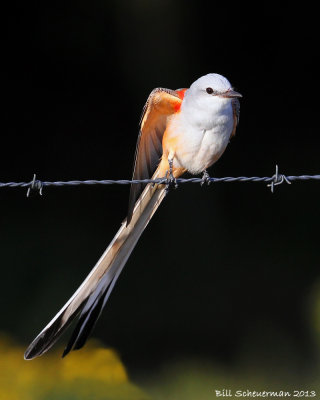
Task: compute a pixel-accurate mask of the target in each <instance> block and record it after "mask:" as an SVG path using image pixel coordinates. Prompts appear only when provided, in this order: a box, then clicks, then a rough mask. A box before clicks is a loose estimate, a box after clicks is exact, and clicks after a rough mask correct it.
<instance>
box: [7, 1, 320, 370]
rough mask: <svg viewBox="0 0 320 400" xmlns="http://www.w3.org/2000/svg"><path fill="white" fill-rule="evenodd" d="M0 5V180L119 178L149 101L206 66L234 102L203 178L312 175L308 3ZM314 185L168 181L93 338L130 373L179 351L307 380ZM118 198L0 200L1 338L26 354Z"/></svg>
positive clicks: (110, 227) (315, 135)
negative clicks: (232, 92)
mask: <svg viewBox="0 0 320 400" xmlns="http://www.w3.org/2000/svg"><path fill="white" fill-rule="evenodd" d="M239 3H240V2H239ZM10 4H11V6H10V10H9V11H8V12H7V17H8V41H7V48H5V49H3V53H4V54H3V59H2V81H3V83H4V85H3V87H4V91H3V92H2V93H3V94H2V98H3V103H4V105H5V107H4V109H3V110H4V111H3V112H4V114H5V117H4V119H3V121H5V120H6V124H5V126H4V128H3V129H2V133H1V158H0V181H2V182H7V181H30V180H31V179H32V176H33V173H36V174H37V177H38V178H39V179H42V180H69V179H80V180H84V179H130V177H131V168H132V162H133V155H134V149H135V142H136V138H137V134H138V122H139V116H140V113H141V109H142V107H143V104H144V102H145V100H146V98H147V96H148V94H149V92H150V91H151V90H152V89H153V88H154V87H157V86H161V87H168V88H172V89H175V88H181V87H188V86H189V85H190V84H191V83H192V82H193V81H194V80H195V79H197V78H198V77H200V76H201V75H204V74H206V73H209V72H218V73H221V74H223V75H225V76H226V77H227V78H228V79H229V80H230V81H231V83H232V84H233V85H234V87H235V88H236V89H237V90H238V91H240V92H241V93H242V94H243V99H242V100H241V118H240V125H239V127H238V130H237V135H236V138H235V139H233V140H232V142H231V144H230V145H229V147H228V149H227V150H226V152H225V154H224V155H223V157H222V158H221V160H220V161H219V162H218V163H217V164H216V165H215V166H214V167H213V168H212V169H211V171H210V173H211V175H214V176H217V177H222V176H240V175H245V176H271V175H272V174H273V173H274V170H275V164H276V163H278V164H279V166H280V172H282V173H285V174H287V175H300V174H319V170H320V167H319V144H320V140H319V127H318V121H319V109H318V108H319V106H318V91H319V73H318V71H319V65H318V64H317V62H316V57H317V53H318V39H317V30H318V26H317V22H316V20H315V18H314V17H315V16H316V14H317V13H316V11H315V10H314V9H312V8H310V9H309V8H308V7H307V5H303V4H302V3H301V4H302V5H300V6H298V5H296V6H293V4H292V3H290V5H282V6H280V2H279V4H277V5H274V4H272V3H271V2H262V3H259V5H257V3H256V4H255V5H250V6H249V5H248V6H245V5H243V4H242V3H240V4H238V5H237V6H234V5H233V4H232V3H229V2H203V1H188V2H186V1H181V0H180V1H179V0H178V1H165V0H162V1H150V2H147V1H142V0H141V1H128V2H126V1H97V0H93V1H90V2H88V1H77V2H61V3H60V2H52V3H50V2H44V3H41V2H31V3H30V2H27V3H25V2H12V3H10ZM319 187H320V186H319V183H318V182H301V183H292V185H291V186H289V185H286V184H283V185H282V186H280V187H277V189H276V192H275V194H271V193H270V190H269V189H268V188H267V187H266V185H265V184H261V183H251V184H243V183H242V184H240V183H233V184H222V183H221V184H215V185H211V186H209V187H205V188H201V187H200V186H199V185H191V184H190V185H181V186H180V187H179V189H178V190H176V191H174V192H171V193H170V195H169V196H168V198H167V199H166V200H165V202H164V204H163V205H162V206H161V207H160V209H159V211H158V212H157V214H156V216H155V217H154V219H153V220H152V222H151V223H150V226H149V227H148V228H147V230H146V232H145V233H144V234H143V236H142V238H141V240H140V242H139V244H138V246H137V248H136V250H135V251H134V253H133V254H132V256H131V258H130V260H129V262H128V263H127V266H126V268H125V270H124V271H123V273H122V276H121V278H120V279H119V282H118V284H117V286H116V288H115V289H114V292H113V294H112V296H111V298H110V301H109V303H108V305H107V307H106V309H105V311H104V313H103V315H102V317H101V318H100V320H99V322H98V324H97V326H96V329H95V331H94V336H95V337H98V338H100V339H101V340H102V341H103V342H104V343H105V345H107V346H112V347H114V348H116V349H117V350H118V352H119V353H120V355H121V357H122V359H123V360H124V361H125V364H126V365H127V366H129V369H130V368H131V370H134V369H135V368H137V367H140V368H144V369H147V368H148V369H150V368H154V367H157V366H159V365H160V364H161V363H162V362H165V361H167V360H169V359H175V358H181V357H187V356H196V357H206V358H209V359H210V360H213V361H215V362H222V363H224V364H225V365H227V366H233V365H236V364H237V363H239V362H240V360H242V359H248V360H249V362H250V363H251V364H252V365H254V366H257V367H258V366H260V365H264V366H266V365H269V366H270V365H271V366H273V367H274V366H275V365H279V363H280V364H281V365H283V367H284V368H286V367H288V366H289V368H290V369H291V370H292V371H297V372H301V371H306V370H309V369H310V368H312V366H313V365H314V364H315V362H316V356H315V346H316V344H315V343H314V339H313V325H312V320H311V311H310V310H311V309H312V304H311V302H310V296H311V294H312V293H313V288H314V285H315V284H316V282H317V280H318V279H319V275H320V272H319V261H320V256H319V237H318V232H319V221H320V213H319V198H320V196H319ZM128 192H129V187H128V186H115V185H114V186H104V187H84V188H83V187H77V188H72V187H71V188H44V190H43V196H42V197H40V196H33V197H31V198H28V199H27V198H26V197H25V194H26V190H25V189H1V190H0V202H1V208H0V229H1V231H0V235H1V236H0V237H1V242H0V246H1V247H0V248H1V276H2V278H1V294H0V303H1V305H2V312H1V325H0V329H1V330H2V331H3V332H6V333H7V334H10V335H12V336H13V337H15V338H16V339H18V340H19V341H21V342H22V343H25V344H26V345H27V344H28V343H29V342H30V341H31V340H32V339H33V338H34V336H35V335H36V334H37V333H38V332H39V331H40V330H41V329H42V328H43V327H44V325H45V324H46V323H47V322H49V320H50V319H51V318H52V317H53V316H54V314H55V313H56V312H57V311H58V310H59V309H60V307H61V306H62V305H63V304H64V303H65V301H66V300H67V299H68V298H69V297H70V295H71V294H72V293H73V291H74V290H75V289H76V288H77V287H78V285H79V284H80V283H81V282H82V280H83V279H84V278H85V276H86V275H87V273H88V272H89V270H90V269H91V267H92V266H93V265H94V263H95V262H96V261H97V259H98V258H99V257H100V255H101V253H102V252H103V251H104V249H105V247H106V246H107V244H108V243H109V241H110V240H111V239H112V237H113V235H114V234H115V232H116V231H117V229H118V227H119V225H120V222H121V221H122V220H123V218H124V217H125V215H126V209H127V198H128ZM67 336H68V335H66V336H65V337H64V339H63V340H64V343H66V340H67ZM307 367H308V368H307Z"/></svg>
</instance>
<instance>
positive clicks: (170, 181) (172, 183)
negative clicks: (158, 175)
mask: <svg viewBox="0 0 320 400" xmlns="http://www.w3.org/2000/svg"><path fill="white" fill-rule="evenodd" d="M168 162H169V171H167V172H166V192H167V193H168V192H169V190H170V189H171V188H172V187H173V188H174V189H177V187H178V183H177V180H176V178H175V177H174V176H173V160H168Z"/></svg>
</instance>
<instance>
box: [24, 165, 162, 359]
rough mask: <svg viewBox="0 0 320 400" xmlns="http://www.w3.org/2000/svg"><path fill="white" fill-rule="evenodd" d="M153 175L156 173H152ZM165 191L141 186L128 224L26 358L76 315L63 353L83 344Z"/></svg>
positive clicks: (41, 350)
mask: <svg viewBox="0 0 320 400" xmlns="http://www.w3.org/2000/svg"><path fill="white" fill-rule="evenodd" d="M156 175H157V173H155V174H154V177H156ZM165 193H166V191H165V188H164V187H163V186H157V185H155V186H152V185H148V186H147V187H146V188H145V189H144V191H143V193H142V194H141V196H140V198H139V199H138V201H137V202H136V205H135V208H134V210H133V214H132V219H131V222H130V224H129V225H126V221H124V222H123V223H122V225H121V228H120V229H119V231H118V233H117V234H116V236H115V237H114V239H113V240H112V242H111V243H110V245H109V247H108V248H107V250H106V251H105V252H104V253H103V255H102V256H101V258H100V259H99V261H98V262H97V264H96V266H95V267H94V268H93V270H92V271H91V272H90V274H89V275H88V276H87V278H86V279H85V280H84V282H83V283H82V285H81V286H80V287H79V288H78V290H77V291H76V292H75V293H74V295H73V296H72V297H71V298H70V299H69V301H68V302H67V303H66V304H65V306H64V307H63V308H62V309H61V310H60V311H59V312H58V314H57V315H56V316H55V317H54V318H53V319H52V320H51V321H50V322H49V324H48V325H47V326H46V327H45V328H44V329H43V330H42V331H41V332H40V334H39V335H38V336H37V337H36V338H35V339H34V340H33V342H32V343H31V344H30V345H29V347H28V348H27V350H26V352H25V355H24V358H25V359H26V360H30V359H32V358H35V357H38V356H40V355H41V354H43V353H45V352H46V351H48V350H49V349H50V348H51V347H52V346H53V345H54V344H55V342H56V341H57V340H58V339H59V338H60V336H61V335H62V333H63V332H64V331H65V330H66V329H67V328H68V326H69V325H70V324H71V323H72V321H73V320H74V319H75V318H76V317H77V316H79V319H78V322H77V324H76V327H75V329H74V331H73V333H72V335H71V338H70V340H69V342H68V344H67V346H66V348H65V350H64V352H63V355H62V356H63V357H64V356H66V355H67V354H68V353H69V352H70V351H71V350H77V349H80V348H81V347H83V345H84V344H85V342H86V340H87V339H88V336H89V335H90V333H91V331H92V329H93V328H94V326H95V323H96V321H97V319H98V318H99V316H100V314H101V311H102V310H103V308H104V306H105V305H106V302H107V300H108V298H109V296H110V294H111V292H112V289H113V287H114V285H115V283H116V281H117V279H118V277H119V275H120V273H121V271H122V269H123V267H124V266H125V264H126V262H127V260H128V258H129V256H130V254H131V252H132V250H133V249H134V247H135V245H136V243H137V241H138V239H139V238H140V236H141V234H142V232H143V231H144V229H145V227H146V226H147V224H148V222H149V221H150V219H151V218H152V216H153V214H154V212H155V211H156V209H157V208H158V206H159V205H160V203H161V201H162V200H163V198H164V197H165Z"/></svg>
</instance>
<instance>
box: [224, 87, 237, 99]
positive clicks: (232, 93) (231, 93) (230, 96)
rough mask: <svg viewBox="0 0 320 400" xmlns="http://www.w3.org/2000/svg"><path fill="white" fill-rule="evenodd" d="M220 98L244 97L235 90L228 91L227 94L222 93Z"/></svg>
mask: <svg viewBox="0 0 320 400" xmlns="http://www.w3.org/2000/svg"><path fill="white" fill-rule="evenodd" d="M219 96H220V97H227V98H231V99H232V98H233V97H242V94H240V93H238V92H236V91H235V90H233V89H230V90H227V91H226V92H225V93H222V94H220V95H219Z"/></svg>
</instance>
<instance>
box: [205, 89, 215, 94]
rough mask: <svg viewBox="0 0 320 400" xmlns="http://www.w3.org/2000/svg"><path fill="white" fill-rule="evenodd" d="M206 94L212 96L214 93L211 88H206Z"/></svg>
mask: <svg viewBox="0 0 320 400" xmlns="http://www.w3.org/2000/svg"><path fill="white" fill-rule="evenodd" d="M206 92H207V93H208V94H212V93H213V92H214V90H213V89H212V88H211V87H207V89H206Z"/></svg>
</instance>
